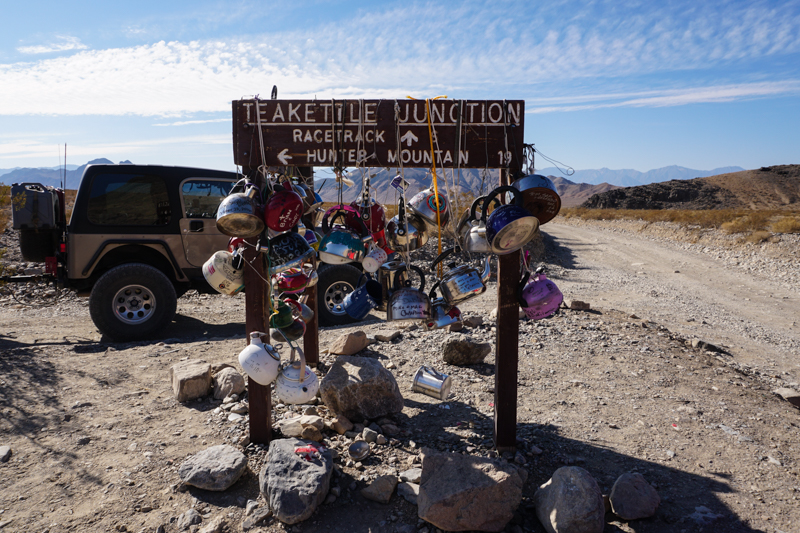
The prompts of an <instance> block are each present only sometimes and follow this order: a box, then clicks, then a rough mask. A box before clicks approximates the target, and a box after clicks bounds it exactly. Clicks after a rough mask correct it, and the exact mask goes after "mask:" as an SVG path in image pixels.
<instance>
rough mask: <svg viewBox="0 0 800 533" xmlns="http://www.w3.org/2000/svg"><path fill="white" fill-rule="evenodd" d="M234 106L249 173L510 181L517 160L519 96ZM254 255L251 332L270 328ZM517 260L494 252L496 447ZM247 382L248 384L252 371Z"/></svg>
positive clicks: (514, 330) (261, 411)
mask: <svg viewBox="0 0 800 533" xmlns="http://www.w3.org/2000/svg"><path fill="white" fill-rule="evenodd" d="M232 108H233V109H232V111H233V156H234V162H235V163H236V164H237V165H240V166H242V167H243V169H244V171H245V174H246V175H248V176H251V177H252V176H256V175H257V173H256V172H255V169H257V168H259V167H260V166H266V167H298V168H303V169H304V172H303V175H304V176H306V178H307V177H308V175H310V174H311V173H310V171H307V170H306V169H305V168H304V167H315V166H325V167H338V168H343V167H356V166H361V167H384V168H385V167H389V168H401V167H409V168H411V167H417V168H427V167H431V166H433V165H434V164H435V166H436V168H439V169H443V168H449V169H455V168H486V169H488V168H499V169H503V183H504V184H508V183H510V179H511V176H512V175H514V174H515V173H516V172H517V171H519V170H520V169H521V167H522V161H523V148H524V140H523V131H524V118H525V102H524V101H522V100H445V99H437V100H427V101H426V100H412V99H398V100H386V99H381V100H354V99H350V100H258V99H250V100H238V101H234V102H233V103H232ZM432 137H433V138H432ZM431 146H433V149H431ZM312 184H313V178H312ZM260 185H263V184H260ZM254 253H255V252H251V253H250V257H251V258H252V254H254ZM245 257H246V258H247V257H248V256H245ZM256 263H259V264H260V268H261V271H260V272H259V271H258V268H256V269H255V270H253V269H248V270H246V272H249V274H246V277H245V285H246V287H247V291H246V307H247V319H246V320H247V331H248V332H250V331H256V330H258V329H260V330H261V331H269V330H268V329H266V328H268V323H267V320H266V319H265V316H264V304H265V303H266V296H265V295H266V284H265V283H264V282H263V281H262V280H261V279H259V276H258V274H259V273H260V274H261V275H262V276H263V277H264V278H266V275H264V274H263V270H264V267H263V261H262V260H260V259H259V260H257V261H256ZM519 270H520V269H519V252H515V253H512V254H508V255H503V256H500V258H499V261H498V289H497V338H496V341H495V343H496V344H495V402H494V409H495V411H494V418H495V446H496V448H497V449H498V451H501V452H502V451H511V450H513V449H515V447H516V423H517V420H516V417H517V415H516V413H517V405H516V403H517V365H518V353H519V347H518V343H519V316H518V313H519V308H518V303H517V288H518V286H519ZM254 284H255V285H256V286H257V287H259V288H255V287H254ZM308 303H309V305H310V306H311V307H312V309H315V310H316V305H317V294H316V286H315V287H313V288H312V290H311V291H309V301H308ZM315 315H316V313H315ZM309 326H311V327H308V328H307V330H306V336H305V338H304V347H305V355H306V359H307V361H308V362H309V364H312V365H315V364H316V362H317V361H318V357H319V355H318V354H319V336H318V330H317V322H316V316H315V319H314V321H313V324H310V325H309ZM251 328H256V329H251ZM250 385H251V387H252V385H254V383H253V381H252V380H250ZM255 385H257V384H255ZM261 389H262V388H259V386H256V388H255V389H253V388H251V389H250V390H251V393H250V434H251V440H252V441H253V442H268V441H269V435H270V431H269V427H270V419H271V413H270V404H269V388H268V387H263V389H266V391H263V390H261ZM253 391H255V394H254V393H253ZM254 404H255V405H254ZM265 423H266V426H267V429H266V430H264V429H263V425H264V424H265ZM259 426H261V427H259ZM261 439H266V441H265V440H261Z"/></svg>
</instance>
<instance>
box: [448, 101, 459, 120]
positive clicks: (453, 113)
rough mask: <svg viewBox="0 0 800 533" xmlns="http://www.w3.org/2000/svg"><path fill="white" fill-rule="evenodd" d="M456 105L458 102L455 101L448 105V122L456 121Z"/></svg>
mask: <svg viewBox="0 0 800 533" xmlns="http://www.w3.org/2000/svg"><path fill="white" fill-rule="evenodd" d="M458 106H459V103H458V102H456V103H454V104H453V105H451V106H450V122H452V123H453V124H456V123H457V122H458Z"/></svg>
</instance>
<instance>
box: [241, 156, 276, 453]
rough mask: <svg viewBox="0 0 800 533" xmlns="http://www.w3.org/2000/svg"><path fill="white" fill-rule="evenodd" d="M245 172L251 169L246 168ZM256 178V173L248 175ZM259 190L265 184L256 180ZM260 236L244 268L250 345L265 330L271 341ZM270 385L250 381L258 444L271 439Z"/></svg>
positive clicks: (249, 249) (250, 248)
mask: <svg viewBox="0 0 800 533" xmlns="http://www.w3.org/2000/svg"><path fill="white" fill-rule="evenodd" d="M244 170H245V171H247V170H249V169H244ZM245 175H248V176H253V175H257V173H253V172H249V173H248V172H245ZM254 181H255V183H256V185H257V186H258V187H263V186H264V183H263V180H260V181H262V182H259V179H258V178H255V179H254ZM257 241H258V237H253V238H251V239H247V242H248V244H251V245H252V246H247V247H245V252H244V260H245V261H246V262H247V263H248V264H249V265H250V266H251V267H252V268H250V267H245V269H244V287H245V342H246V343H248V344H249V342H250V332H251V331H263V332H264V333H266V334H267V336H266V337H262V340H263V341H264V342H267V343H268V342H270V340H269V320H268V317H267V316H266V313H265V312H264V309H265V308H266V305H267V284H266V283H265V282H264V280H265V279H267V273H266V270H265V268H264V255H263V254H261V253H259V252H256V250H255V248H254V246H255V244H256V242H257ZM270 392H271V388H270V386H268V385H267V386H264V385H259V384H258V383H256V382H255V381H253V379H251V378H247V397H248V400H249V402H250V404H249V410H250V442H252V443H255V444H269V441H270V439H271V438H272V398H271V397H270Z"/></svg>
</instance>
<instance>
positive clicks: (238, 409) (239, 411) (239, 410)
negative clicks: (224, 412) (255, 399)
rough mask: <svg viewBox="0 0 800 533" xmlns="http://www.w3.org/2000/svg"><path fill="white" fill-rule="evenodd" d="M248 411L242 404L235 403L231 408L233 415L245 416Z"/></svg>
mask: <svg viewBox="0 0 800 533" xmlns="http://www.w3.org/2000/svg"><path fill="white" fill-rule="evenodd" d="M248 410H249V409H248V408H247V406H246V405H245V404H243V403H235V404H233V407H231V413H233V414H235V415H246V414H247V412H248Z"/></svg>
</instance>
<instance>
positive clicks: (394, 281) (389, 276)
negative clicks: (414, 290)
mask: <svg viewBox="0 0 800 533" xmlns="http://www.w3.org/2000/svg"><path fill="white" fill-rule="evenodd" d="M409 270H413V271H415V272H416V273H417V274H418V275H419V276H420V279H421V280H422V287H421V288H420V290H425V275H424V274H423V272H422V269H420V268H419V267H418V266H415V265H411V267H410V268H409V267H408V266H406V264H405V263H404V262H403V261H399V260H392V261H387V262H386V263H384V264H382V265H381V267H380V268H379V269H378V272H377V274H378V283H380V284H381V290H382V292H383V296H382V298H381V304H380V305H379V306H378V308H377V309H378V310H379V311H386V305H387V304H388V302H389V295H390V294H391V292H392V290H394V289H395V288H396V287H405V286H406V282H407V281H408V271H409Z"/></svg>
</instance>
